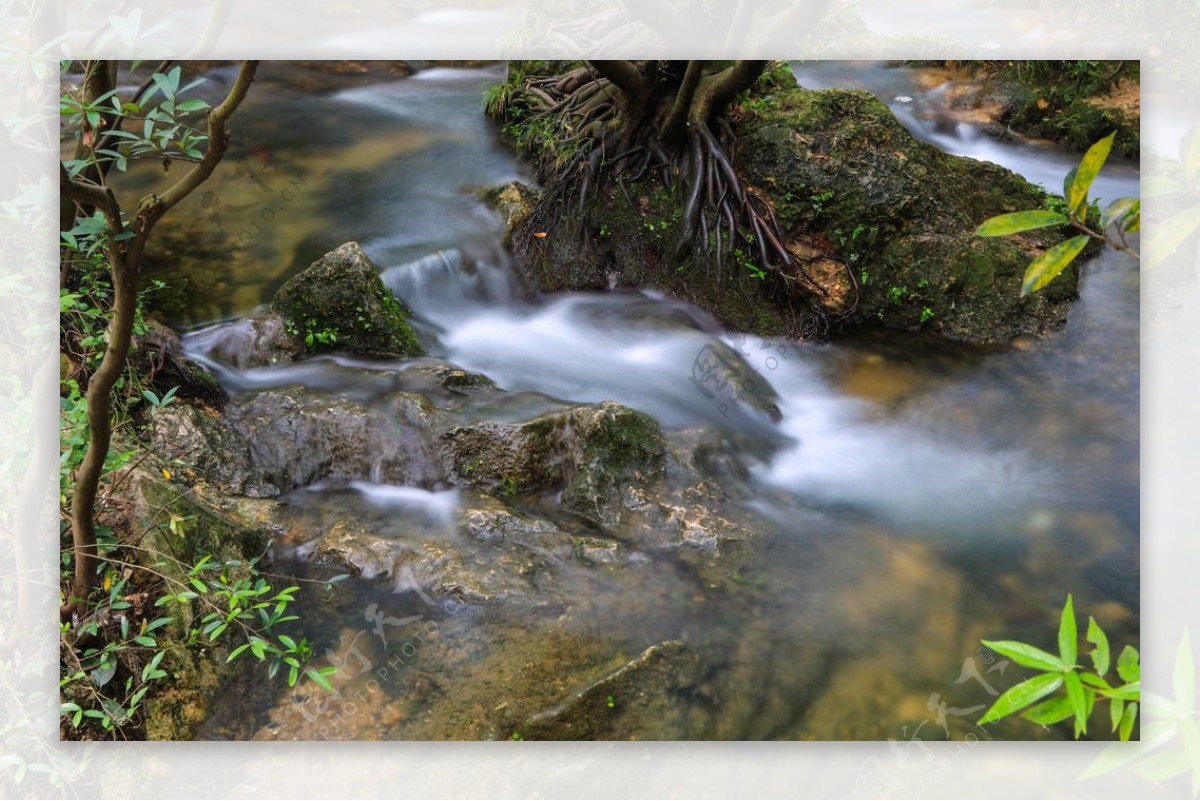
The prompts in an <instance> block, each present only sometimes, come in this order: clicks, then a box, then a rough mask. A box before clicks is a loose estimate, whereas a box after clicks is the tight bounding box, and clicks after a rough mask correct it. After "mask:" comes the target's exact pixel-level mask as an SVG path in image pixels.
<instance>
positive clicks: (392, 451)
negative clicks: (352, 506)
mask: <svg viewBox="0 0 1200 801" xmlns="http://www.w3.org/2000/svg"><path fill="white" fill-rule="evenodd" d="M430 413H431V410H429V409H428V408H427V407H426V406H425V405H424V403H423V402H422V400H421V399H420V398H419V396H412V395H409V394H408V393H403V392H398V393H395V394H394V395H393V396H392V398H391V401H390V402H389V404H388V406H387V407H386V408H385V409H382V410H381V409H376V408H372V407H369V406H365V405H361V404H357V403H354V402H353V401H349V400H346V399H343V398H336V397H330V396H323V395H313V394H310V393H308V392H305V391H304V390H300V389H290V390H288V391H286V392H285V391H279V390H268V391H264V392H258V393H255V394H253V395H251V396H249V397H247V398H245V399H242V400H240V401H239V402H238V403H236V404H231V405H230V406H229V408H228V409H227V412H226V418H227V422H228V425H229V426H230V428H232V429H233V430H234V431H236V432H237V433H238V434H239V435H240V436H241V437H242V439H243V440H244V441H245V442H246V443H247V446H248V448H249V452H250V456H251V461H252V463H253V465H254V466H255V468H256V469H257V470H258V471H260V472H261V474H262V475H264V476H265V477H266V478H267V479H268V480H269V481H270V482H271V483H272V484H274V485H275V486H277V487H279V488H280V489H281V490H285V491H286V490H291V489H293V488H295V487H302V486H307V485H309V484H313V483H316V482H318V481H332V482H337V483H342V482H349V481H355V480H372V481H375V482H382V483H388V484H396V485H403V486H431V485H433V484H435V483H437V482H438V481H439V479H440V478H441V475H440V472H439V469H438V467H437V459H436V458H435V454H434V451H433V445H432V442H431V436H430V434H429V431H428V427H429V415H430Z"/></svg>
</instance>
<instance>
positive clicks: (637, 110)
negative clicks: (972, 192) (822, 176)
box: [520, 65, 858, 337]
mask: <svg viewBox="0 0 1200 801" xmlns="http://www.w3.org/2000/svg"><path fill="white" fill-rule="evenodd" d="M660 77H661V73H660ZM667 77H668V78H669V77H670V76H667ZM675 77H676V78H677V79H678V78H679V76H678V75H676V76H675ZM692 83H693V85H692V87H691V90H692V91H694V82H692ZM688 85H689V80H688V78H686V77H684V78H683V79H682V80H675V81H672V80H659V81H657V82H655V83H654V84H653V86H654V88H653V90H652V92H651V93H650V94H649V95H648V96H644V97H641V98H638V99H630V98H629V97H628V96H627V95H626V94H624V93H623V92H622V90H621V89H620V88H618V87H617V86H616V85H615V84H614V83H612V82H611V81H610V80H609V79H608V78H606V77H604V76H602V75H600V74H599V72H598V71H597V70H596V69H595V68H594V67H593V66H590V65H589V66H585V67H580V68H578V69H575V70H572V71H571V72H569V73H567V74H566V75H556V76H552V77H532V78H528V79H526V81H525V83H524V86H523V87H522V90H523V91H522V92H521V96H520V97H521V103H522V104H523V105H525V106H526V109H527V112H526V113H527V114H532V117H526V119H533V120H535V121H536V120H542V121H544V123H545V124H544V128H543V129H544V130H552V131H555V132H556V133H555V136H556V146H555V147H554V148H553V149H552V152H554V153H556V155H555V156H554V157H553V158H551V157H548V156H546V155H545V153H542V154H541V156H542V158H543V161H542V163H541V164H539V165H538V171H539V177H540V178H541V179H542V181H543V183H544V184H545V185H546V187H547V188H546V191H545V193H544V194H543V197H542V200H541V202H540V203H539V205H538V208H537V209H536V210H535V211H534V216H535V218H536V219H537V220H538V222H537V225H536V230H538V231H544V230H549V229H550V228H554V227H558V226H560V225H562V224H563V222H564V221H565V220H566V219H567V218H568V217H570V218H573V220H574V221H575V223H576V224H577V225H583V217H584V214H585V211H586V208H587V206H588V202H589V200H591V199H592V198H593V197H594V196H595V193H597V192H598V191H600V187H601V186H602V185H603V184H604V183H605V182H606V181H607V180H620V181H627V182H634V181H641V180H643V179H645V178H646V177H647V176H648V175H657V176H658V177H659V178H660V179H661V180H662V183H663V184H664V185H665V186H666V187H667V188H668V189H675V190H677V191H678V192H679V196H680V199H681V204H682V216H681V219H680V222H679V226H678V229H677V236H676V241H675V247H674V256H675V258H676V259H680V260H683V259H686V258H688V257H689V256H691V255H693V254H701V255H703V257H704V259H703V260H704V261H706V262H709V263H714V262H715V266H716V276H715V280H716V282H717V284H718V285H719V284H720V283H722V282H723V281H724V280H725V277H726V274H727V273H728V272H730V271H732V270H734V269H735V268H736V269H737V270H742V271H747V272H749V273H754V274H757V275H759V277H765V276H772V277H773V280H772V281H771V282H769V283H770V285H771V286H773V287H774V289H775V291H777V292H782V293H783V294H784V295H785V297H786V299H787V304H788V307H789V308H791V309H792V314H793V319H794V320H795V329H794V330H795V331H796V332H797V334H798V335H800V336H810V337H823V336H825V335H826V334H827V333H828V331H829V327H830V314H831V312H830V308H831V307H832V306H833V305H835V304H833V303H831V295H830V292H829V290H828V289H827V288H826V286H825V285H824V284H823V283H822V281H821V280H819V279H818V278H817V277H816V276H814V275H812V274H810V273H809V271H808V270H807V269H806V268H805V264H804V263H803V260H801V259H798V258H797V257H796V256H795V255H794V254H793V252H792V251H791V250H789V248H788V238H787V236H786V235H785V234H784V232H783V230H782V229H781V227H780V225H779V221H778V219H777V218H776V215H775V210H774V208H773V207H772V205H771V203H770V201H769V200H767V199H766V198H765V197H763V196H761V195H760V194H758V193H757V192H755V191H754V190H753V189H752V188H751V187H749V186H747V184H746V183H745V181H743V180H742V179H741V178H740V177H739V176H738V174H737V171H736V170H735V169H734V166H733V163H734V161H735V155H736V145H737V140H736V137H735V136H734V132H733V128H732V125H731V124H730V122H729V119H728V116H727V115H726V114H725V113H724V110H723V109H722V110H720V111H718V112H716V113H711V112H709V113H704V112H703V111H701V112H699V113H698V112H697V110H696V108H697V107H696V106H692V107H691V108H692V113H690V114H689V115H688V117H687V121H686V125H682V126H680V125H677V124H675V123H676V122H682V119H680V120H678V121H675V122H673V121H672V110H673V112H674V114H676V115H677V114H678V111H679V110H678V109H677V108H674V107H675V106H676V105H677V104H678V100H677V94H678V93H681V92H688V91H689V89H688ZM681 86H682V88H681ZM690 100H691V95H690V94H689V95H687V96H686V97H685V99H684V102H685V103H688V102H690ZM664 120H666V122H665V123H664ZM664 128H666V130H665V131H664ZM673 131H677V133H676V135H674V136H671V135H670V134H671V133H672V132H673ZM558 132H561V134H560V133H558ZM568 211H573V212H574V213H573V214H568ZM575 233H577V234H579V233H583V234H585V235H586V230H584V231H578V230H577V231H576V232H575ZM846 273H847V275H848V276H849V280H850V284H851V285H852V286H853V287H854V291H855V293H856V294H857V290H858V284H857V281H856V280H855V277H854V275H853V273H852V271H850V270H849V268H848V267H847V268H846ZM793 299H799V300H800V301H802V303H803V306H804V307H805V308H804V310H803V312H801V313H799V314H797V313H796V312H795V309H794V306H793V303H792V302H793ZM854 305H855V304H850V308H842V309H841V310H840V311H838V312H837V313H836V316H837V317H842V316H845V315H846V314H848V313H849V312H850V311H852V309H853V306H854Z"/></svg>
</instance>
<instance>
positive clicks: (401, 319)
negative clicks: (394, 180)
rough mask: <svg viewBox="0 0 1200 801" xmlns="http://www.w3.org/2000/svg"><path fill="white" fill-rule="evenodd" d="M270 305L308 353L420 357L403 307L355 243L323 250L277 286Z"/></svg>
mask: <svg viewBox="0 0 1200 801" xmlns="http://www.w3.org/2000/svg"><path fill="white" fill-rule="evenodd" d="M271 308H272V310H273V311H275V312H276V313H278V314H279V315H280V316H281V317H283V319H284V320H285V321H286V323H287V326H288V330H289V331H291V332H292V333H293V334H294V335H295V336H297V337H299V338H300V340H301V341H302V342H303V343H304V345H305V347H306V348H307V349H308V351H310V352H315V351H320V350H331V349H333V348H335V347H336V348H338V349H343V350H352V351H355V352H357V353H363V354H369V355H379V356H419V355H421V354H423V353H424V352H425V351H424V348H422V347H421V343H420V342H419V341H417V337H416V334H415V333H414V332H413V330H412V326H410V325H409V323H408V315H409V313H408V310H407V309H405V308H404V306H403V305H402V304H401V303H400V301H398V300H397V299H396V297H395V295H393V294H392V293H391V291H390V290H389V289H388V288H387V287H386V286H384V283H383V280H382V279H381V278H380V277H379V270H378V269H377V268H376V267H375V265H374V264H373V263H372V262H371V260H370V259H369V258H368V257H367V254H366V253H364V252H363V249H362V248H361V247H360V246H359V244H358V243H357V242H347V243H346V244H344V245H341V246H340V247H338V248H337V249H336V250H333V251H331V252H329V253H326V254H325V255H324V256H322V257H321V258H320V259H318V260H317V261H315V262H313V263H312V265H311V266H310V267H309V268H308V269H306V270H304V271H303V272H301V273H300V274H299V275H296V276H294V277H292V278H291V279H290V280H288V282H287V283H285V284H284V285H283V286H282V287H280V288H279V291H278V292H276V293H275V298H274V299H273V300H272V301H271Z"/></svg>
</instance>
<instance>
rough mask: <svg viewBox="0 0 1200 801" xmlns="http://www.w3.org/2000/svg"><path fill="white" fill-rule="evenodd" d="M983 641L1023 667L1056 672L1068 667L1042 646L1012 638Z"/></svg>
mask: <svg viewBox="0 0 1200 801" xmlns="http://www.w3.org/2000/svg"><path fill="white" fill-rule="evenodd" d="M981 642H983V644H984V645H986V646H987V647H988V648H991V649H992V650H993V651H995V652H996V653H998V654H1000V655H1001V656H1007V657H1008V658H1009V659H1011V660H1012V661H1014V662H1016V663H1017V664H1018V665H1021V666H1022V667H1027V668H1034V669H1035V670H1049V671H1056V672H1062V671H1063V670H1066V668H1067V665H1064V664H1063V663H1062V662H1061V661H1060V660H1059V659H1058V657H1056V656H1053V655H1051V654H1049V653H1047V652H1045V651H1043V650H1042V649H1041V648H1035V647H1034V646H1032V645H1027V644H1025V643H1023V642H1014V641H1012V640H999V641H996V642H993V641H991V640H982V641H981Z"/></svg>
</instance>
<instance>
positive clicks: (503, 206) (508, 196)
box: [479, 181, 538, 245]
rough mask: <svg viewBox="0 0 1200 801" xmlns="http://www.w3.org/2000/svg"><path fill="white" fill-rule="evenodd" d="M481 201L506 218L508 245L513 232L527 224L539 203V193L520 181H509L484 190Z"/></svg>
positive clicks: (505, 242)
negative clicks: (521, 225)
mask: <svg viewBox="0 0 1200 801" xmlns="http://www.w3.org/2000/svg"><path fill="white" fill-rule="evenodd" d="M479 199H480V200H482V201H483V202H484V203H487V204H488V205H489V206H491V207H492V208H494V209H495V210H496V211H498V212H500V216H501V217H503V218H504V231H505V233H504V244H505V245H508V244H509V243H510V242H511V239H512V232H513V230H514V229H515V228H516V227H517V226H518V225H520V224H521V223H523V222H525V220H526V219H527V218H528V217H529V215H530V214H531V213H532V212H533V208H534V206H536V205H537V202H538V193H537V191H536V190H535V189H533V188H532V187H530V186H528V185H526V184H524V183H522V182H520V181H509V182H508V183H504V184H500V185H499V186H492V187H488V188H487V189H484V190H483V191H481V192H480V193H479Z"/></svg>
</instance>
